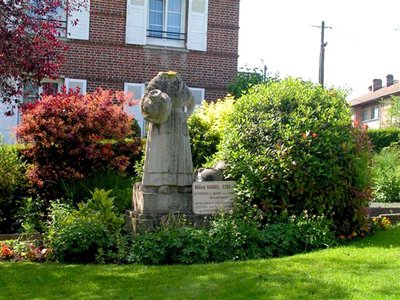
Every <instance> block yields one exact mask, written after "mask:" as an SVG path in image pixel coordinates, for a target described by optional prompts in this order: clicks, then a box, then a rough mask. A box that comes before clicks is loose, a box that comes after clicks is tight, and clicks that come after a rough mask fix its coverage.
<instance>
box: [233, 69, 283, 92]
mask: <svg viewBox="0 0 400 300" xmlns="http://www.w3.org/2000/svg"><path fill="white" fill-rule="evenodd" d="M265 72H266V70H261V69H259V68H253V69H250V68H244V69H242V70H241V71H240V72H238V73H237V74H236V76H235V78H234V79H233V80H232V81H231V82H229V84H228V87H227V89H228V93H229V94H231V95H232V96H233V97H235V99H237V98H240V97H241V96H242V95H243V94H246V93H247V92H248V91H249V90H250V88H251V87H252V86H253V85H257V84H260V83H265V82H269V81H277V80H278V77H277V76H275V77H270V76H269V74H267V73H265Z"/></svg>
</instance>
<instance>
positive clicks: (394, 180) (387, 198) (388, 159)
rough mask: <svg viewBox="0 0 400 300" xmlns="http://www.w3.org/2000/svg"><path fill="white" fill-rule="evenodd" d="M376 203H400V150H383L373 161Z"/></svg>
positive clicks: (388, 148)
mask: <svg viewBox="0 0 400 300" xmlns="http://www.w3.org/2000/svg"><path fill="white" fill-rule="evenodd" d="M372 181H373V192H372V195H373V197H374V201H376V202H400V148H399V146H397V145H396V146H391V147H387V148H384V149H382V151H381V152H380V153H377V154H375V155H374V157H373V160H372Z"/></svg>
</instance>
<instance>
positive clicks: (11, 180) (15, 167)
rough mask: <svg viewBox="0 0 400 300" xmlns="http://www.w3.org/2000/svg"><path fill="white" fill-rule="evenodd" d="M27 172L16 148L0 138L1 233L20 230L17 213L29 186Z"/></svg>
mask: <svg viewBox="0 0 400 300" xmlns="http://www.w3.org/2000/svg"><path fill="white" fill-rule="evenodd" d="M25 171H26V164H25V162H24V161H23V160H22V158H21V157H20V156H19V155H18V151H17V149H16V148H15V146H10V145H5V144H4V143H3V140H2V138H1V136H0V233H1V232H15V231H16V230H17V229H18V220H17V211H18V209H19V205H20V197H21V196H22V194H23V193H24V189H25V187H26V185H27V180H26V177H25Z"/></svg>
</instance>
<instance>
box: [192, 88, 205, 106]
mask: <svg viewBox="0 0 400 300" xmlns="http://www.w3.org/2000/svg"><path fill="white" fill-rule="evenodd" d="M189 89H190V91H191V92H192V95H193V98H194V103H195V107H200V106H201V104H202V103H203V101H204V92H205V90H204V89H201V88H191V87H190V88H189Z"/></svg>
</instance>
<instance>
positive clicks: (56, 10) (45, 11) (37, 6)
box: [29, 0, 67, 37]
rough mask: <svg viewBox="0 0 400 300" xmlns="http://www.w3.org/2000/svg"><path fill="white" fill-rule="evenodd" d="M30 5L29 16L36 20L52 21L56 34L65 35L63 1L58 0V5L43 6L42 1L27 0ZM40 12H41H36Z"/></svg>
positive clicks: (65, 18)
mask: <svg viewBox="0 0 400 300" xmlns="http://www.w3.org/2000/svg"><path fill="white" fill-rule="evenodd" d="M29 3H30V5H31V12H30V16H31V17H32V18H35V19H37V20H41V21H49V22H53V23H54V26H55V29H56V30H57V34H58V35H59V36H60V37H66V36H67V13H66V11H65V5H66V4H65V2H64V1H60V5H55V6H54V7H53V8H46V7H44V5H45V4H44V3H43V1H40V0H29ZM38 12H41V14H38Z"/></svg>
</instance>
